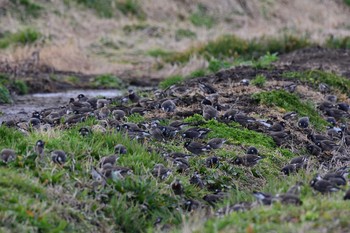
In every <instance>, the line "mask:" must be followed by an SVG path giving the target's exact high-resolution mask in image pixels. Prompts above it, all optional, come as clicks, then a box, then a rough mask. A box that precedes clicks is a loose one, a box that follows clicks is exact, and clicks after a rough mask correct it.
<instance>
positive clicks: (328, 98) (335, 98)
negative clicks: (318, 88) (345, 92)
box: [325, 95, 338, 103]
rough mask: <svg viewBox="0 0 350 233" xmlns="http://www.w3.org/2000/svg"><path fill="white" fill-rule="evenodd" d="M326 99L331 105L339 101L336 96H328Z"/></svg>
mask: <svg viewBox="0 0 350 233" xmlns="http://www.w3.org/2000/svg"><path fill="white" fill-rule="evenodd" d="M325 99H326V100H327V101H329V102H331V103H336V102H337V100H338V98H337V96H336V95H326V97H325Z"/></svg>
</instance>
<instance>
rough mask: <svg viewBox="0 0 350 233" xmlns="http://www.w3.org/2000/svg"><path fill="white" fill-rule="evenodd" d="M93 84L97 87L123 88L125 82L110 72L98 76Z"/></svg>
mask: <svg viewBox="0 0 350 233" xmlns="http://www.w3.org/2000/svg"><path fill="white" fill-rule="evenodd" d="M92 85H93V86H94V87H96V88H118V89H121V88H123V87H124V84H123V82H122V81H121V80H120V79H119V78H118V77H116V76H113V75H110V74H104V75H100V76H97V77H96V78H95V79H94V81H93V82H92Z"/></svg>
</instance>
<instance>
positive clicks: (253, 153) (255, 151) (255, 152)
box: [247, 146, 259, 155]
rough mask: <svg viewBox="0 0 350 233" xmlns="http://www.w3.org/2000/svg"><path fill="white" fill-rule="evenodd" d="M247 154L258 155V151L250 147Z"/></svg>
mask: <svg viewBox="0 0 350 233" xmlns="http://www.w3.org/2000/svg"><path fill="white" fill-rule="evenodd" d="M247 154H248V155H258V154H259V151H258V149H256V147H254V146H250V147H249V148H248V149H247Z"/></svg>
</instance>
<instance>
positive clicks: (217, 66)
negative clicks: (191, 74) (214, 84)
mask: <svg viewBox="0 0 350 233" xmlns="http://www.w3.org/2000/svg"><path fill="white" fill-rule="evenodd" d="M231 66H232V64H231V63H229V62H225V61H221V60H217V59H212V60H210V61H209V65H208V70H209V71H210V72H212V73H216V72H218V71H219V70H221V69H227V68H230V67H231Z"/></svg>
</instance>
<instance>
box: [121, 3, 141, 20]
mask: <svg viewBox="0 0 350 233" xmlns="http://www.w3.org/2000/svg"><path fill="white" fill-rule="evenodd" d="M116 6H117V8H118V9H119V10H120V11H121V12H122V13H123V14H124V15H127V16H135V17H137V18H138V19H146V14H145V13H144V12H143V10H142V8H141V6H140V3H139V1H138V0H119V1H117V2H116Z"/></svg>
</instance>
